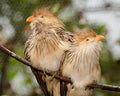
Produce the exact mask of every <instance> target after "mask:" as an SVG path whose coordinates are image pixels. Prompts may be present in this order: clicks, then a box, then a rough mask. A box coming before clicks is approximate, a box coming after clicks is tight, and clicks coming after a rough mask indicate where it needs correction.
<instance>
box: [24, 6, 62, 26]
mask: <svg viewBox="0 0 120 96" xmlns="http://www.w3.org/2000/svg"><path fill="white" fill-rule="evenodd" d="M26 22H29V23H33V24H34V25H35V24H37V25H38V24H41V25H44V26H52V25H55V24H56V25H60V26H61V25H62V26H63V24H62V22H61V20H59V19H58V18H57V17H56V16H54V14H53V13H52V12H50V11H49V10H48V8H42V9H36V10H35V11H34V12H33V14H32V16H30V17H28V18H27V19H26Z"/></svg>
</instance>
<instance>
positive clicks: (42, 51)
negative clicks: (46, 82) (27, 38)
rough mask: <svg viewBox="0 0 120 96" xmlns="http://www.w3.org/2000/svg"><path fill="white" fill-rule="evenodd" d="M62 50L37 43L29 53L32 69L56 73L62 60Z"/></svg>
mask: <svg viewBox="0 0 120 96" xmlns="http://www.w3.org/2000/svg"><path fill="white" fill-rule="evenodd" d="M63 52H64V50H62V49H60V48H59V47H58V48H55V46H53V45H51V44H48V45H47V44H44V45H43V43H39V45H38V44H36V45H34V47H33V48H32V50H31V51H30V53H29V54H30V61H31V63H32V65H33V66H34V67H37V68H40V69H43V70H49V71H57V70H58V69H59V66H60V61H61V59H62V54H63Z"/></svg>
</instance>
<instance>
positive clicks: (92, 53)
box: [71, 46, 100, 67]
mask: <svg viewBox="0 0 120 96" xmlns="http://www.w3.org/2000/svg"><path fill="white" fill-rule="evenodd" d="M99 51H100V50H97V48H95V47H92V46H91V47H85V46H81V47H79V48H77V47H76V48H72V50H71V53H74V54H73V55H74V56H73V57H74V59H73V61H74V60H75V62H77V63H75V64H76V67H79V66H80V64H83V65H84V66H86V67H90V66H94V65H95V64H98V63H99V54H100V52H99Z"/></svg>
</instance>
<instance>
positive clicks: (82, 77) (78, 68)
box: [61, 31, 104, 96]
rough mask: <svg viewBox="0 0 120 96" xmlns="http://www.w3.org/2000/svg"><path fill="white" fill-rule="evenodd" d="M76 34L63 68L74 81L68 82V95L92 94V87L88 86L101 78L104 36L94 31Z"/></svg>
mask: <svg viewBox="0 0 120 96" xmlns="http://www.w3.org/2000/svg"><path fill="white" fill-rule="evenodd" d="M74 36H75V40H74V41H75V42H74V43H73V45H72V46H71V48H70V50H68V52H67V53H66V56H65V60H64V62H63V66H62V68H61V70H62V74H63V76H67V77H69V78H70V79H71V80H72V82H73V85H70V84H68V92H67V96H92V89H86V86H87V85H89V84H91V83H96V82H98V81H99V79H100V75H101V70H100V65H99V56H100V51H101V40H103V39H104V37H103V36H101V35H96V34H95V33H94V32H92V31H87V32H81V33H78V34H75V35H74Z"/></svg>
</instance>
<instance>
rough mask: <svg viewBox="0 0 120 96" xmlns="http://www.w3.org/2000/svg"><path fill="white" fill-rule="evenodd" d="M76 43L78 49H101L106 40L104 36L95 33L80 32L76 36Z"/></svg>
mask: <svg viewBox="0 0 120 96" xmlns="http://www.w3.org/2000/svg"><path fill="white" fill-rule="evenodd" d="M75 38H76V42H75V44H76V45H77V46H78V48H82V47H83V48H82V49H88V50H92V49H98V50H99V49H101V45H102V44H101V41H102V40H104V38H105V37H104V36H103V35H97V34H96V33H95V32H93V31H86V32H80V33H77V34H75Z"/></svg>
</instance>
